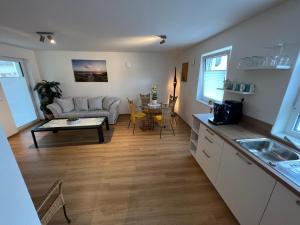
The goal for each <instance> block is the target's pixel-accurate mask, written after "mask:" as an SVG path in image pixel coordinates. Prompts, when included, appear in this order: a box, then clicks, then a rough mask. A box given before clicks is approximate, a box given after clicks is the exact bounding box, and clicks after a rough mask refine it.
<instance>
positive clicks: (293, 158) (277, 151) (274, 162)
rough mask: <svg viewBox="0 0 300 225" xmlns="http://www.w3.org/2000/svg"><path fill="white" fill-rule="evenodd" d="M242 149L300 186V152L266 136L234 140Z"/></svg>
mask: <svg viewBox="0 0 300 225" xmlns="http://www.w3.org/2000/svg"><path fill="white" fill-rule="evenodd" d="M235 141H236V142H237V143H238V144H239V145H240V146H241V147H242V148H243V149H245V150H246V151H248V152H250V153H252V154H254V155H255V156H256V157H258V158H259V159H260V160H262V161H263V162H265V163H267V164H269V165H271V166H272V167H273V168H274V169H275V170H276V171H278V172H279V173H281V174H282V175H284V176H285V177H286V178H288V179H290V180H291V181H292V182H294V183H295V184H297V185H298V186H299V187H300V153H299V152H297V151H296V150H294V149H292V148H289V147H287V146H285V145H283V144H280V143H278V142H276V141H274V140H272V139H268V138H256V139H238V140H235Z"/></svg>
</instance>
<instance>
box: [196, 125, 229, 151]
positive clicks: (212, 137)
mask: <svg viewBox="0 0 300 225" xmlns="http://www.w3.org/2000/svg"><path fill="white" fill-rule="evenodd" d="M200 131H201V132H202V133H203V135H204V136H206V137H207V138H208V139H209V140H210V141H212V142H214V143H216V144H218V145H219V146H221V147H223V144H224V141H223V139H222V138H220V137H219V136H218V135H217V134H216V133H215V132H213V131H212V130H211V129H209V128H207V127H206V126H204V125H202V124H201V126H200Z"/></svg>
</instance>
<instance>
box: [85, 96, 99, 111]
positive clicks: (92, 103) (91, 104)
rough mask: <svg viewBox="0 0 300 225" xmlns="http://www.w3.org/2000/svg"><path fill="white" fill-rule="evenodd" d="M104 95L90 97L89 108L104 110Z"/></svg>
mask: <svg viewBox="0 0 300 225" xmlns="http://www.w3.org/2000/svg"><path fill="white" fill-rule="evenodd" d="M102 102H103V97H93V98H88V105H89V110H102V109H103V108H102Z"/></svg>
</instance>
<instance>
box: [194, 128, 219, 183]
mask: <svg viewBox="0 0 300 225" xmlns="http://www.w3.org/2000/svg"><path fill="white" fill-rule="evenodd" d="M223 144H224V141H223V140H222V139H220V138H219V137H218V136H217V135H216V134H215V133H213V131H211V130H209V129H207V128H205V127H204V126H200V132H199V138H198V145H197V154H196V160H197V162H198V163H199V165H200V166H201V168H202V169H203V171H204V172H205V174H206V175H207V177H208V178H209V180H210V181H211V182H212V184H213V185H215V183H216V177H217V173H218V169H219V165H220V158H221V153H222V148H223Z"/></svg>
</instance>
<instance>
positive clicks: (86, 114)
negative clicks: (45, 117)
mask: <svg viewBox="0 0 300 225" xmlns="http://www.w3.org/2000/svg"><path fill="white" fill-rule="evenodd" d="M100 116H106V117H108V116H109V112H108V111H105V110H95V111H81V112H78V111H72V112H68V113H61V114H59V118H68V117H82V118H84V117H100Z"/></svg>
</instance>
